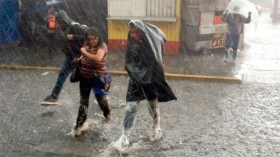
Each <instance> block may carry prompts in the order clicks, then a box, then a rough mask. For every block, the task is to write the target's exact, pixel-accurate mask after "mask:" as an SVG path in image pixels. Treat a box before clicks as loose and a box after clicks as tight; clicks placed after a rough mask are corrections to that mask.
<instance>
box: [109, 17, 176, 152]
mask: <svg viewBox="0 0 280 157" xmlns="http://www.w3.org/2000/svg"><path fill="white" fill-rule="evenodd" d="M165 42H166V38H165V35H164V33H163V32H162V31H161V30H160V29H159V28H157V27H156V26H154V25H151V24H149V23H144V22H142V21H139V20H131V21H130V22H129V33H128V40H127V48H126V55H125V69H126V71H127V73H128V75H129V77H130V79H129V83H128V89H127V93H126V107H125V109H124V116H123V123H122V124H123V132H122V135H121V137H120V138H119V139H118V141H117V142H116V143H115V145H114V147H115V148H116V149H117V150H118V151H120V152H123V151H126V150H127V149H128V147H129V136H130V132H131V129H132V127H133V125H134V121H135V117H136V112H137V107H138V106H139V104H140V101H142V100H147V101H148V110H149V113H150V115H151V117H152V119H153V124H152V126H151V134H150V140H151V141H156V140H159V139H161V138H162V131H161V128H160V110H159V104H158V103H159V102H167V101H171V100H176V99H177V98H176V96H175V95H174V93H173V92H172V90H171V88H170V87H169V85H168V84H167V82H166V80H165V74H164V70H163V63H162V56H163V52H164V46H165Z"/></svg>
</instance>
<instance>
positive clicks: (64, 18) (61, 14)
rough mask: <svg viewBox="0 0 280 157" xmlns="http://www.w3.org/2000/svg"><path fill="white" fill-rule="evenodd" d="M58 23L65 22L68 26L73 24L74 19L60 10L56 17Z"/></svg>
mask: <svg viewBox="0 0 280 157" xmlns="http://www.w3.org/2000/svg"><path fill="white" fill-rule="evenodd" d="M56 20H57V21H64V22H65V23H66V24H67V25H70V24H71V23H72V19H70V17H69V15H68V14H67V12H66V11H64V10H59V11H58V12H57V15H56Z"/></svg>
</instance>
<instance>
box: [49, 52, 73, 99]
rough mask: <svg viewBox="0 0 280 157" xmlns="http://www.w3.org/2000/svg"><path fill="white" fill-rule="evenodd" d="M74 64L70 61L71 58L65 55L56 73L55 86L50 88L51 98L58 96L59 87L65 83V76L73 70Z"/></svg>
mask: <svg viewBox="0 0 280 157" xmlns="http://www.w3.org/2000/svg"><path fill="white" fill-rule="evenodd" d="M73 69H74V66H73V63H72V59H71V58H68V57H65V59H64V61H63V63H62V66H61V70H60V72H59V74H58V78H57V81H56V83H55V86H54V88H53V90H52V94H51V95H52V97H53V98H58V95H59V93H60V92H61V89H62V87H63V84H64V83H65V81H66V79H67V77H68V76H69V74H70V73H71V72H72V71H73Z"/></svg>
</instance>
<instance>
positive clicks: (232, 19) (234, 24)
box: [221, 6, 251, 63]
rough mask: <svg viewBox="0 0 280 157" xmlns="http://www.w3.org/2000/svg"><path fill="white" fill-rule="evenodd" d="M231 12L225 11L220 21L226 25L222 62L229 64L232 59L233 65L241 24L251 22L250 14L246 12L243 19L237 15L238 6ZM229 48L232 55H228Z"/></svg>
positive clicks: (235, 58)
mask: <svg viewBox="0 0 280 157" xmlns="http://www.w3.org/2000/svg"><path fill="white" fill-rule="evenodd" d="M233 10H234V12H232V13H229V11H228V10H225V11H224V13H223V15H222V16H221V20H222V21H225V22H226V23H227V34H226V43H225V55H224V62H229V61H230V58H232V59H233V63H236V60H237V56H238V54H237V50H238V47H239V39H240V34H241V28H242V24H243V23H250V22H251V12H248V17H245V16H243V15H241V14H239V10H240V8H239V7H238V6H235V7H234V9H233ZM230 48H232V49H233V53H232V54H230ZM230 55H231V56H230Z"/></svg>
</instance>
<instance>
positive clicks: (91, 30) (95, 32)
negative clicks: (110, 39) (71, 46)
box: [85, 27, 103, 47]
mask: <svg viewBox="0 0 280 157" xmlns="http://www.w3.org/2000/svg"><path fill="white" fill-rule="evenodd" d="M89 35H94V36H95V37H98V38H99V39H98V42H97V44H96V46H95V47H99V46H101V45H102V44H103V39H102V37H101V35H100V33H99V30H98V29H97V28H95V27H90V28H89V29H88V30H87V32H86V35H85V39H86V40H85V45H88V41H87V37H88V36H89Z"/></svg>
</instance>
